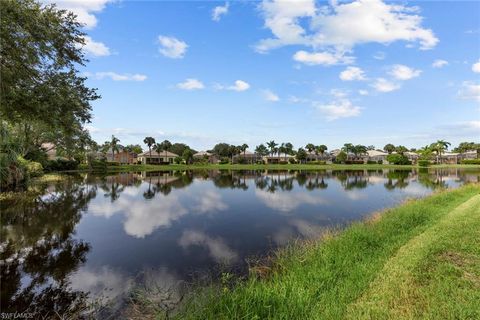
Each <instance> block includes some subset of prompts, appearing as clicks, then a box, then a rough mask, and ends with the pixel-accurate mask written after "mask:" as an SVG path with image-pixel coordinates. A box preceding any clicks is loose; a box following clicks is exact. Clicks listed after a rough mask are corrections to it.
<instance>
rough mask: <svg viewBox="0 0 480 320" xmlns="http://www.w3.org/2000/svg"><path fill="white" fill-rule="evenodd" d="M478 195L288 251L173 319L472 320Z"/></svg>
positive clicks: (419, 207) (441, 198)
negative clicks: (268, 264) (265, 270)
mask: <svg viewBox="0 0 480 320" xmlns="http://www.w3.org/2000/svg"><path fill="white" fill-rule="evenodd" d="M479 193H480V186H479V185H467V186H464V187H461V188H460V189H457V190H453V191H443V192H440V193H437V194H434V195H433V196H430V197H428V198H425V199H421V200H412V201H408V202H406V203H405V204H403V205H401V206H399V207H397V208H394V209H389V210H386V211H385V212H383V213H381V214H376V215H373V216H372V217H371V218H370V219H368V220H366V221H364V222H361V223H355V224H353V225H351V226H350V227H348V228H347V229H346V230H344V231H342V232H340V233H339V234H337V235H332V234H330V235H326V236H324V237H323V240H322V241H314V242H311V243H307V244H304V245H301V246H298V245H294V246H291V247H290V248H288V249H285V250H282V251H280V252H278V254H277V256H276V257H275V258H274V263H273V265H271V266H270V267H269V268H268V269H269V271H268V272H267V274H266V275H265V273H264V272H262V273H258V272H252V274H251V276H250V277H249V278H248V279H247V280H244V281H240V280H237V281H234V283H231V284H230V285H227V284H223V285H221V284H219V285H215V286H211V287H208V288H203V289H199V290H198V291H196V292H195V294H192V295H191V296H190V297H187V298H186V302H185V304H184V305H183V307H182V308H181V310H180V311H179V312H180V313H179V314H178V315H177V316H178V318H182V319H184V318H186V319H419V318H422V319H480V304H478V301H480V194H479ZM263 269H265V268H263ZM263 271H264V270H263Z"/></svg>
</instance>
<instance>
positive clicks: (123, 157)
mask: <svg viewBox="0 0 480 320" xmlns="http://www.w3.org/2000/svg"><path fill="white" fill-rule="evenodd" d="M112 159H113V162H118V163H121V164H134V163H137V154H136V153H135V152H128V151H126V150H122V151H119V152H115V154H114V155H113V156H112Z"/></svg>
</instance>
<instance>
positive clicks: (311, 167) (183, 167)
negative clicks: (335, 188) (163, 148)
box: [76, 164, 480, 172]
mask: <svg viewBox="0 0 480 320" xmlns="http://www.w3.org/2000/svg"><path fill="white" fill-rule="evenodd" d="M415 168H420V167H418V166H416V165H388V164H348V165H345V164H325V165H317V164H270V165H266V164H206V165H184V164H171V165H120V166H110V167H108V172H129V171H171V170H195V169H201V170H204V169H209V170H368V169H370V170H378V169H415ZM426 168H437V169H438V168H472V169H480V165H464V164H441V165H432V166H429V167H426ZM76 171H88V169H87V168H86V167H84V168H81V169H80V170H76Z"/></svg>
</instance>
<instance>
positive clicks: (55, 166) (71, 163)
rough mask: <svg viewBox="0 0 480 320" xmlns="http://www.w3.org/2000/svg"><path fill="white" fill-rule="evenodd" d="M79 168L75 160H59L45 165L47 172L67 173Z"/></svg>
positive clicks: (49, 161)
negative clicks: (66, 171)
mask: <svg viewBox="0 0 480 320" xmlns="http://www.w3.org/2000/svg"><path fill="white" fill-rule="evenodd" d="M77 168H78V162H77V161H75V160H66V159H57V160H48V161H47V164H46V165H45V171H49V172H51V171H65V170H76V169H77Z"/></svg>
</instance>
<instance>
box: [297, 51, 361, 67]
mask: <svg viewBox="0 0 480 320" xmlns="http://www.w3.org/2000/svg"><path fill="white" fill-rule="evenodd" d="M293 60H295V61H298V62H301V63H304V64H306V65H310V66H313V65H326V66H331V65H336V64H349V63H352V62H353V61H354V60H355V58H354V57H351V56H344V55H343V54H338V53H330V52H307V51H304V50H300V51H297V52H296V53H295V54H294V55H293Z"/></svg>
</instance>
